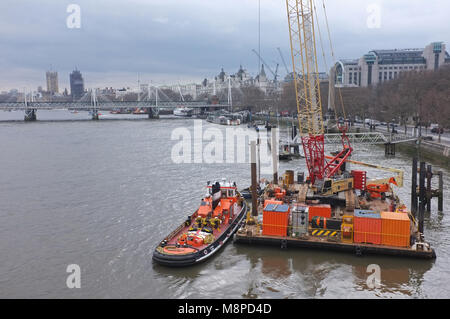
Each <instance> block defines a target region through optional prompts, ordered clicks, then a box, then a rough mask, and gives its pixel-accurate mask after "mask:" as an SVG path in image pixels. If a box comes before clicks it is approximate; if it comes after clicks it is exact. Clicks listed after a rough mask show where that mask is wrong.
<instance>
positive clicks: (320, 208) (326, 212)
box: [308, 205, 331, 222]
mask: <svg viewBox="0 0 450 319" xmlns="http://www.w3.org/2000/svg"><path fill="white" fill-rule="evenodd" d="M308 210H309V221H310V222H311V220H312V218H313V217H314V216H320V217H325V218H331V206H330V205H314V206H309V207H308Z"/></svg>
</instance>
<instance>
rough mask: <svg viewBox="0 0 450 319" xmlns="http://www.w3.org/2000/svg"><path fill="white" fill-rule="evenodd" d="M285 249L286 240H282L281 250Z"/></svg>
mask: <svg viewBox="0 0 450 319" xmlns="http://www.w3.org/2000/svg"><path fill="white" fill-rule="evenodd" d="M286 248H287V240H286V239H283V240H282V241H281V249H286Z"/></svg>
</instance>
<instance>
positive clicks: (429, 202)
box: [427, 165, 433, 213]
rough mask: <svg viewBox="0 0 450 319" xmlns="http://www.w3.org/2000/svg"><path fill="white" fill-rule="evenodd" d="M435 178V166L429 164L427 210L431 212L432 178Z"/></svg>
mask: <svg viewBox="0 0 450 319" xmlns="http://www.w3.org/2000/svg"><path fill="white" fill-rule="evenodd" d="M432 178H433V167H432V166H431V165H428V166H427V212H428V213H430V212H431V197H432V194H431V179H432Z"/></svg>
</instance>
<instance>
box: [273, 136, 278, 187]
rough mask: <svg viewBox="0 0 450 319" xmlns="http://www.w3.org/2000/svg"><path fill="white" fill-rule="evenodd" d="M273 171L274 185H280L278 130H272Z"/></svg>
mask: <svg viewBox="0 0 450 319" xmlns="http://www.w3.org/2000/svg"><path fill="white" fill-rule="evenodd" d="M272 170H273V183H274V184H275V185H277V184H278V134H277V130H276V129H275V130H272Z"/></svg>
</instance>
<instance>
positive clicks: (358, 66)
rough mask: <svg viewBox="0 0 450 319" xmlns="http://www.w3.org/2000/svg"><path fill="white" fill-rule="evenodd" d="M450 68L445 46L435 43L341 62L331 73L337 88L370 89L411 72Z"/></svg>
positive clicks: (372, 52) (370, 54)
mask: <svg viewBox="0 0 450 319" xmlns="http://www.w3.org/2000/svg"><path fill="white" fill-rule="evenodd" d="M445 64H448V65H450V55H449V54H448V52H447V51H446V50H445V44H444V43H442V42H434V43H431V44H429V45H428V46H426V47H425V49H400V50H399V49H394V50H373V51H370V52H369V53H368V54H365V55H364V56H363V57H361V58H359V59H355V60H340V61H338V62H337V63H336V64H335V66H334V68H333V70H332V73H334V74H335V82H336V86H338V87H367V86H371V85H376V84H379V83H383V82H385V81H389V80H393V79H396V78H398V77H399V76H400V75H401V74H402V73H404V72H409V71H414V70H415V71H423V70H437V69H438V68H440V67H441V66H443V65H445Z"/></svg>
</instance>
